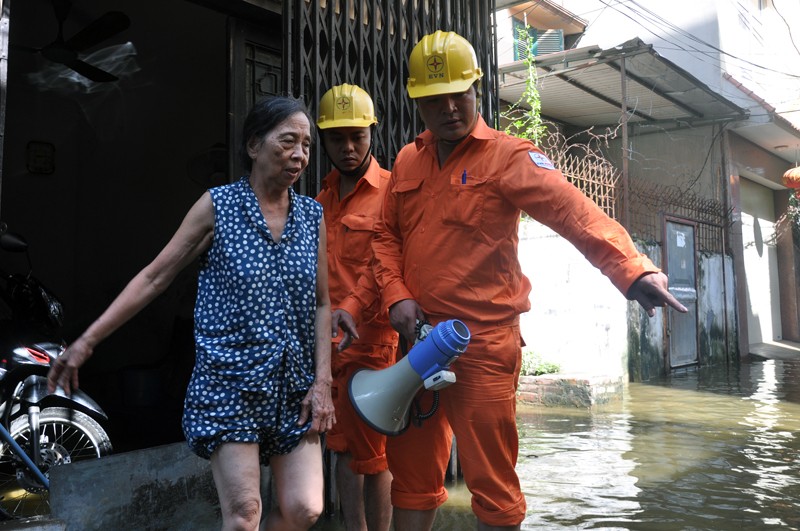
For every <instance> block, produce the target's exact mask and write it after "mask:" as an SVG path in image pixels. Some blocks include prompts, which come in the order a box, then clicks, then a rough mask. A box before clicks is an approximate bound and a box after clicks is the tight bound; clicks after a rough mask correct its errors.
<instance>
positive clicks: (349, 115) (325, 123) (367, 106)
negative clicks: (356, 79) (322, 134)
mask: <svg viewBox="0 0 800 531" xmlns="http://www.w3.org/2000/svg"><path fill="white" fill-rule="evenodd" d="M376 123H378V119H377V118H376V117H375V106H374V105H373V104H372V98H370V97H369V94H367V92H366V91H365V90H364V89H362V88H361V87H358V86H356V85H348V84H347V83H344V84H342V85H336V86H335V87H332V88H331V89H330V90H328V92H326V93H325V94H323V95H322V99H321V100H320V101H319V117H318V118H317V127H319V128H320V129H331V128H333V127H369V126H371V125H373V124H376Z"/></svg>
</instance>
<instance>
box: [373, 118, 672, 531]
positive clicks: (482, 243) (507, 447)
mask: <svg viewBox="0 0 800 531" xmlns="http://www.w3.org/2000/svg"><path fill="white" fill-rule="evenodd" d="M520 211H525V212H526V213H528V214H529V215H531V216H532V217H533V218H535V219H536V220H538V221H540V222H542V223H544V224H545V225H547V226H549V227H551V228H552V229H553V230H555V231H556V232H558V233H559V234H561V235H562V236H564V237H565V238H566V239H568V240H569V241H570V242H572V243H573V244H574V245H575V246H576V247H577V248H578V249H579V250H580V251H581V252H582V253H583V254H584V256H586V258H587V259H588V260H589V261H590V262H591V263H592V264H593V265H594V266H596V267H598V268H599V269H600V270H601V271H602V272H603V273H604V274H605V275H606V276H607V277H608V278H609V279H610V280H611V282H612V283H613V284H614V285H615V286H616V287H617V288H618V289H619V290H620V291H621V292H622V293H626V292H627V291H628V289H629V288H630V286H631V285H632V284H633V283H634V282H635V281H636V280H637V279H638V278H639V277H640V276H642V275H643V274H645V273H648V272H657V271H659V269H658V268H656V267H655V266H654V265H653V264H652V262H651V261H650V260H649V259H648V258H647V257H646V256H644V255H643V254H641V253H639V252H638V251H637V249H636V248H635V246H634V244H633V242H632V241H631V238H630V237H629V235H628V234H627V232H626V231H625V229H624V228H623V227H622V226H621V225H619V223H617V222H616V221H614V220H612V219H610V218H609V217H608V216H606V215H605V214H604V213H603V211H602V210H600V208H599V207H598V206H597V205H596V204H595V203H594V202H593V201H591V200H590V199H589V198H587V197H586V196H585V195H584V194H583V193H582V192H581V191H580V190H578V189H577V188H576V187H575V186H573V185H572V184H570V183H569V182H568V181H567V180H566V179H565V178H564V176H563V175H562V173H561V172H560V171H558V170H556V169H554V168H553V165H552V163H551V162H550V161H549V160H548V159H547V157H546V156H545V155H544V154H542V152H541V151H540V150H539V149H538V148H536V147H535V146H534V145H533V144H532V143H531V142H529V141H527V140H523V139H519V138H515V137H511V136H509V135H506V134H505V133H502V132H499V131H496V130H494V129H492V128H490V127H489V126H488V125H487V124H486V123H485V122H484V120H483V118H481V117H480V116H479V117H478V122H477V124H476V126H475V128H474V129H473V130H472V132H471V133H470V134H469V135H468V137H467V138H465V139H464V140H463V141H462V142H461V143H460V144H459V145H458V146H457V147H456V148H455V150H454V151H453V152H452V153H451V154H450V156H449V157H448V158H447V160H446V161H445V163H444V166H442V167H441V168H440V167H439V163H438V157H437V145H436V140H435V138H434V137H433V135H432V134H431V132H430V131H425V132H424V133H422V134H421V135H420V136H418V137H417V138H416V140H415V142H414V143H412V144H409V145H407V146H405V147H404V148H403V149H402V150H401V151H400V153H399V154H398V156H397V159H396V161H395V165H394V168H393V170H392V177H391V181H390V183H389V186H388V188H387V190H386V195H385V196H384V201H383V216H382V217H383V223H382V225H381V227H380V230H379V231H378V234H377V235H376V238H375V240H374V241H373V248H374V250H375V258H376V264H375V274H376V280H377V282H378V284H379V286H380V288H381V290H382V298H383V305H384V307H385V308H389V307H390V306H391V305H392V304H394V303H396V302H398V301H401V300H403V299H414V300H416V301H417V303H418V304H419V305H420V307H421V308H422V310H423V312H425V315H426V317H427V318H428V319H429V320H430V322H431V323H432V324H436V323H438V322H440V321H443V320H446V319H452V318H457V319H460V320H462V321H463V322H464V323H465V324H466V325H467V326H468V327H469V329H470V332H471V334H472V339H471V341H470V344H469V346H468V347H467V350H466V352H465V353H464V354H462V355H461V356H460V357H459V358H458V360H457V361H456V362H455V363H454V364H453V365H452V368H451V370H453V372H455V373H456V383H455V384H454V385H451V386H449V387H447V388H446V389H444V390H442V391H441V392H440V407H439V411H438V412H437V414H436V415H434V416H433V417H432V418H431V419H429V420H426V421H424V422H423V423H422V426H421V427H417V426H414V425H412V426H411V427H410V428H409V429H408V430H407V431H406V432H405V433H404V434H402V435H400V436H398V437H391V438H390V439H389V441H388V447H387V454H388V457H389V469H390V470H391V472H392V474H393V477H394V479H393V483H392V503H393V505H394V506H395V507H399V508H404V509H417V510H427V509H433V508H436V507H438V506H439V505H441V504H442V503H444V501H445V500H446V499H447V492H446V490H445V488H444V474H445V470H446V466H447V463H448V459H449V455H450V443H451V440H452V437H451V434H452V433H454V434H455V436H456V440H457V441H458V452H459V460H460V464H461V468H462V471H463V473H464V479H465V482H466V484H467V487H468V488H469V489H470V491H471V493H472V508H473V512H474V513H475V514H476V516H477V517H478V518H479V519H480V520H481V521H483V522H484V523H487V524H489V525H495V526H508V525H517V524H519V523H521V522H522V520H523V519H524V517H525V497H524V495H523V494H522V492H521V490H520V483H519V479H518V477H517V475H516V472H515V469H514V468H515V466H516V460H517V450H518V435H517V428H516V419H515V414H516V394H515V393H516V387H517V383H518V378H519V371H520V365H521V352H522V349H521V347H522V340H521V337H520V332H519V314H520V313H522V312H525V311H527V310H529V309H530V302H529V299H528V295H529V293H530V289H531V286H530V282H529V281H528V279H527V278H526V277H525V276H524V275H523V273H522V270H521V267H520V264H519V260H518V257H517V244H518V236H517V230H518V225H519V219H520ZM542 259H547V258H546V257H542ZM427 394H430V393H427ZM424 410H425V409H424V407H423V411H424ZM451 430H452V431H451Z"/></svg>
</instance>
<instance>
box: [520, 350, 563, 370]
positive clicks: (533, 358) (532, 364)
mask: <svg viewBox="0 0 800 531" xmlns="http://www.w3.org/2000/svg"><path fill="white" fill-rule="evenodd" d="M560 370H561V366H560V365H559V364H558V363H553V362H552V361H545V360H544V359H542V355H541V354H538V353H536V352H534V351H532V350H523V351H522V369H521V370H520V374H521V375H522V376H539V375H542V374H553V373H556V372H558V371H560Z"/></svg>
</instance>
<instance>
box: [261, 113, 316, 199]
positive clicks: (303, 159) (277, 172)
mask: <svg viewBox="0 0 800 531" xmlns="http://www.w3.org/2000/svg"><path fill="white" fill-rule="evenodd" d="M310 147H311V124H309V122H308V118H307V117H306V115H305V114H303V113H302V112H298V113H295V114H293V115H291V116H290V117H288V118H287V119H286V120H284V121H282V122H281V123H279V124H278V125H277V126H276V127H275V128H274V129H273V130H272V131H270V132H269V133H267V134H266V135H264V138H263V139H258V138H253V139H251V141H250V143H249V145H248V149H247V151H248V153H249V155H250V158H251V159H253V167H252V168H251V175H252V176H253V177H254V178H256V179H264V180H265V181H266V182H267V183H268V184H270V185H273V186H275V187H279V188H289V187H290V186H292V185H293V184H294V183H295V182H296V181H297V179H299V178H300V175H301V174H302V173H303V170H304V169H305V168H306V166H307V165H308V152H309V149H310Z"/></svg>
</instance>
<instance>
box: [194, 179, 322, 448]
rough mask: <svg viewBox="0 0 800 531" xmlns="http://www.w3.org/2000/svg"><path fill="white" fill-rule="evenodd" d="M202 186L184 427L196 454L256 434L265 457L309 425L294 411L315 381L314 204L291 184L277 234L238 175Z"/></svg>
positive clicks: (318, 211) (317, 214)
mask: <svg viewBox="0 0 800 531" xmlns="http://www.w3.org/2000/svg"><path fill="white" fill-rule="evenodd" d="M210 194H211V199H212V202H213V204H214V217H215V220H214V241H213V242H212V244H211V247H210V248H209V249H208V251H207V252H206V253H205V254H204V255H203V256H202V258H201V263H200V275H199V280H198V293H197V303H196V305H195V313H194V318H195V343H196V349H197V354H196V361H195V367H194V372H193V373H192V378H191V380H190V382H189V388H188V390H187V393H186V401H185V404H184V414H183V430H184V434H185V435H186V439H187V441H188V443H189V447H190V448H191V449H192V451H193V452H195V453H196V454H197V455H199V456H201V457H204V458H208V457H210V455H211V453H212V452H213V451H214V450H215V449H216V448H217V446H219V445H220V444H221V443H223V442H255V443H259V445H260V447H261V458H262V462H264V463H266V462H268V460H269V456H271V455H279V454H286V453H289V452H290V451H291V450H292V449H293V448H295V447H296V446H297V444H298V443H299V441H300V439H301V438H302V436H303V435H304V434H305V432H306V431H307V430H308V427H309V424H308V423H307V424H305V425H304V426H297V419H298V417H299V414H300V402H301V400H302V399H303V398H304V397H305V395H306V393H307V392H308V390H309V388H310V386H311V384H312V383H313V381H314V344H315V341H314V322H315V312H316V291H315V290H316V282H317V251H318V247H319V227H320V220H321V218H322V208H321V206H320V205H319V203H317V202H316V201H314V200H313V199H312V198H310V197H306V196H301V195H297V194H296V193H295V192H294V191H293V190H291V189H290V190H289V200H290V206H289V216H288V219H287V220H286V226H285V228H284V232H283V234H282V235H281V239H280V242H279V243H275V241H274V240H273V238H272V235H271V234H270V232H269V228H268V227H267V224H266V221H265V220H264V216H263V215H262V213H261V209H260V208H259V205H258V200H257V198H256V196H255V193H254V192H253V190H252V188H251V187H250V183H249V180H248V178H247V177H246V176H245V177H243V178H242V179H240V180H239V181H238V182H235V183H233V184H228V185H225V186H220V187H216V188H212V189H211V190H210Z"/></svg>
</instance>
